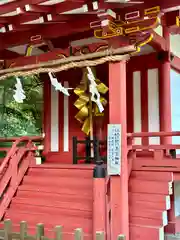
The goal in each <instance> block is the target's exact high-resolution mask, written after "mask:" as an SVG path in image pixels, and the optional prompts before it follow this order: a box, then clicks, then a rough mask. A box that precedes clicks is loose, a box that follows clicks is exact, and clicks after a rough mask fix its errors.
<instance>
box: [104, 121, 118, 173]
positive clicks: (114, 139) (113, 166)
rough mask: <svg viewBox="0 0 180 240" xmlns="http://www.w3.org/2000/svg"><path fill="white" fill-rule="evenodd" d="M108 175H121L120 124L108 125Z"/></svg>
mask: <svg viewBox="0 0 180 240" xmlns="http://www.w3.org/2000/svg"><path fill="white" fill-rule="evenodd" d="M107 172H108V175H121V124H108V139H107Z"/></svg>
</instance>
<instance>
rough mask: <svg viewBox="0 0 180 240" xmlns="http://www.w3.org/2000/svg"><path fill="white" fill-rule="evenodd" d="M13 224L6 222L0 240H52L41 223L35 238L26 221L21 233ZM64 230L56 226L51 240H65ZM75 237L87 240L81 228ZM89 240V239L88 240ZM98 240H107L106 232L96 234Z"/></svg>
mask: <svg viewBox="0 0 180 240" xmlns="http://www.w3.org/2000/svg"><path fill="white" fill-rule="evenodd" d="M12 227H13V226H12V222H11V221H10V220H6V221H4V228H3V229H0V239H4V240H13V239H14V240H29V239H31V240H50V238H48V237H46V236H45V231H44V225H43V224H42V223H39V224H37V225H36V234H35V235H34V236H32V235H29V234H28V225H27V223H26V222H25V221H22V222H21V223H20V232H13V231H12ZM63 235H64V234H63V228H62V226H56V227H55V228H54V236H55V237H54V238H53V239H52V238H51V240H62V239H65V238H64V237H63ZM73 235H74V236H73V237H72V239H74V240H83V239H84V238H85V234H84V233H83V230H82V229H81V228H78V229H75V231H74V234H73ZM86 239H87V238H86ZM88 239H90V238H88ZM95 239H96V240H105V239H106V236H105V234H104V232H96V237H95ZM95 239H94V240H95ZM125 239H126V238H125V236H124V235H119V236H118V237H117V240H125Z"/></svg>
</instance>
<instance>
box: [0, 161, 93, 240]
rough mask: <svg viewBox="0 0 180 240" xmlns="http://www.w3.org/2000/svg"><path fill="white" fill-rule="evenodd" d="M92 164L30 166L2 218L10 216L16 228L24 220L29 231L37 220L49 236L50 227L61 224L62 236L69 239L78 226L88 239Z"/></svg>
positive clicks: (90, 225)
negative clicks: (42, 224) (43, 225)
mask: <svg viewBox="0 0 180 240" xmlns="http://www.w3.org/2000/svg"><path fill="white" fill-rule="evenodd" d="M92 171H93V167H89V166H85V167H83V166H82V167H81V166H79V165H78V167H76V166H71V165H67V166H63V165H60V166H58V165H56V166H55V164H53V165H50V164H43V165H40V166H35V167H30V168H29V170H28V172H27V174H26V176H24V178H23V181H22V184H21V185H20V186H19V187H18V190H17V193H16V195H15V196H14V197H13V199H12V202H11V204H10V207H9V208H8V209H7V210H6V213H5V216H4V218H5V219H11V220H12V221H13V223H14V224H15V228H16V229H14V230H16V231H17V230H18V228H19V227H18V224H19V222H20V221H23V220H24V221H27V222H28V226H29V232H30V233H33V234H34V233H35V225H36V224H37V223H40V222H42V223H44V224H45V232H46V235H47V236H48V237H52V234H53V232H52V230H53V227H54V226H56V225H61V226H63V232H64V237H65V239H67V240H68V239H73V232H74V229H76V228H82V229H83V231H84V233H85V235H84V237H85V239H89V240H90V239H92V207H93V201H92V198H93V177H92Z"/></svg>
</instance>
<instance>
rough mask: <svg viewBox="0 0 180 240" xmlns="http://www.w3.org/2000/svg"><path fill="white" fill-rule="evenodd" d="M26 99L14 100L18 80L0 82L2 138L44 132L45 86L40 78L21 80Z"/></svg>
mask: <svg viewBox="0 0 180 240" xmlns="http://www.w3.org/2000/svg"><path fill="white" fill-rule="evenodd" d="M21 82H22V85H23V89H24V91H25V95H26V99H25V100H24V102H23V103H17V102H16V101H15V100H14V98H13V94H14V90H15V84H16V78H15V77H11V78H8V79H6V80H4V81H1V82H0V137H10V136H26V135H28V136H30V135H39V134H40V133H41V131H42V112H43V111H42V110H43V84H42V82H41V80H40V78H39V76H28V77H25V78H21Z"/></svg>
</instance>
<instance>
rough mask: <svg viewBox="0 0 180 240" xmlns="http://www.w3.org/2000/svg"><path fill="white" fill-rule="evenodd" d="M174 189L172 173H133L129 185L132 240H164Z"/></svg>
mask: <svg viewBox="0 0 180 240" xmlns="http://www.w3.org/2000/svg"><path fill="white" fill-rule="evenodd" d="M172 186H173V173H171V172H151V171H132V173H131V177H130V182H129V192H130V200H129V206H130V226H131V231H130V235H131V240H135V239H139V240H140V239H142V240H143V239H147V240H148V239H154V240H164V237H165V235H164V234H165V229H164V227H165V226H167V225H168V212H169V211H171V200H170V197H171V196H172V194H173V187H172Z"/></svg>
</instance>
